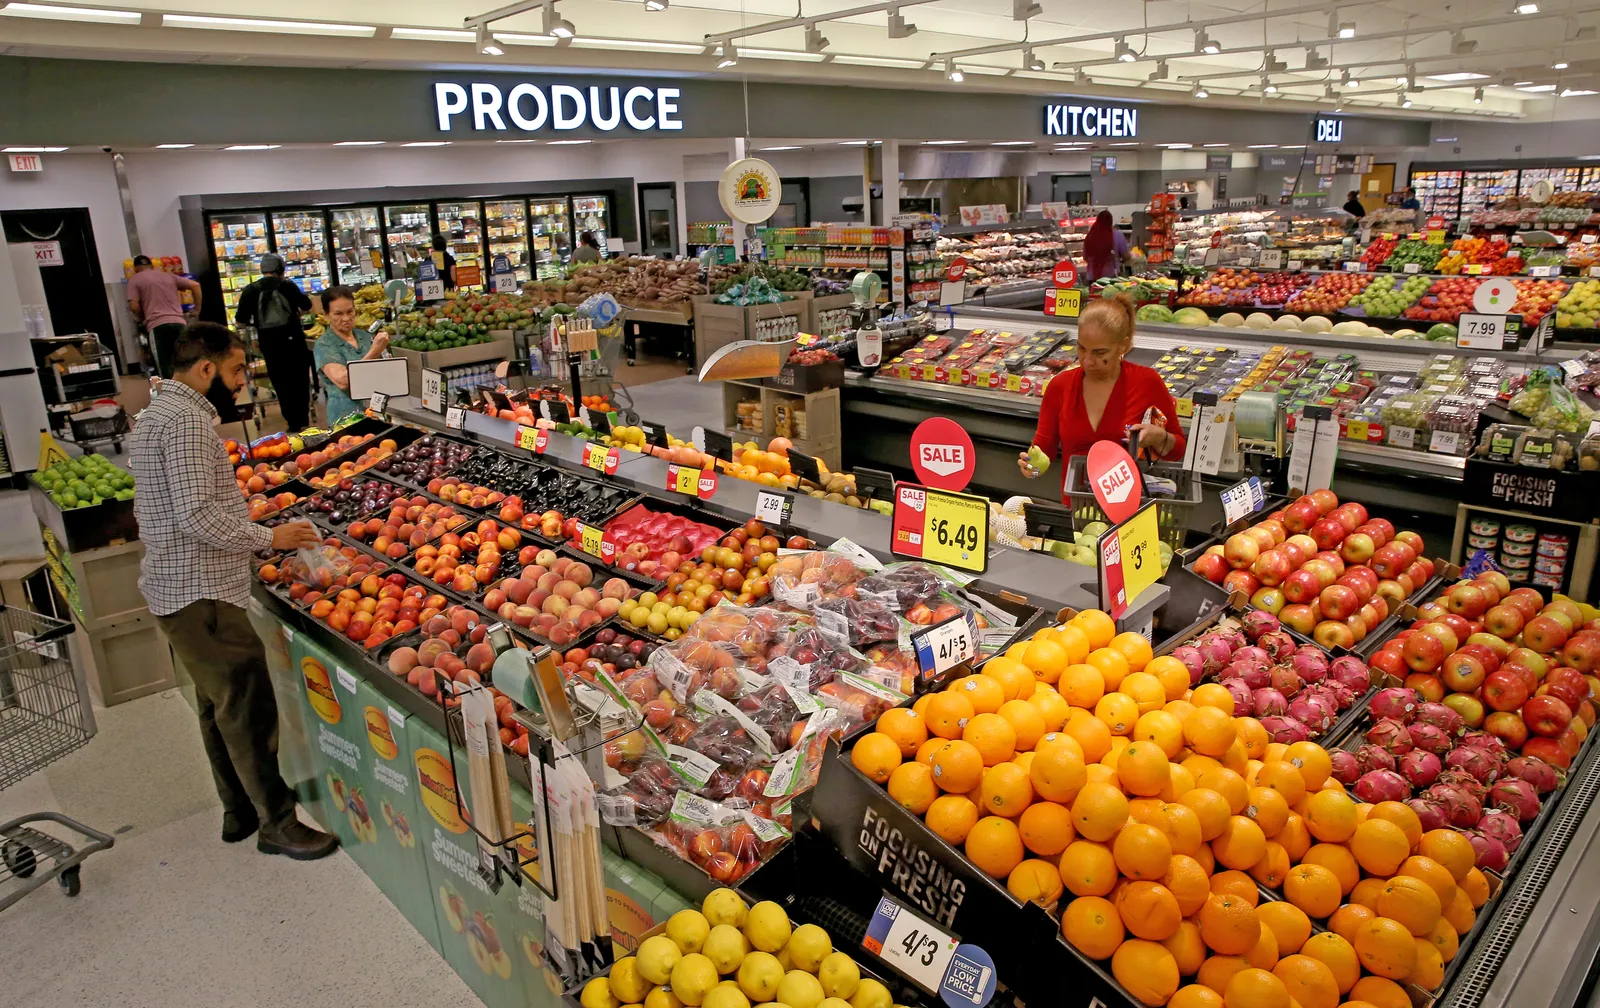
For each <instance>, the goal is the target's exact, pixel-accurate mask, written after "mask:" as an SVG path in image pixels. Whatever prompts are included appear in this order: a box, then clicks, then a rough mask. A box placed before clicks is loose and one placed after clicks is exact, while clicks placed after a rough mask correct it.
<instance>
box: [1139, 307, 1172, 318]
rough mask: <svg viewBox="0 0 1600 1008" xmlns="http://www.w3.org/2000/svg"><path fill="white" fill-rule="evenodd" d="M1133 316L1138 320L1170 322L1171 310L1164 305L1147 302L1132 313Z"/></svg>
mask: <svg viewBox="0 0 1600 1008" xmlns="http://www.w3.org/2000/svg"><path fill="white" fill-rule="evenodd" d="M1134 317H1135V318H1137V319H1138V320H1139V321H1140V322H1171V321H1172V312H1171V311H1169V310H1168V309H1167V307H1166V306H1165V305H1158V304H1147V305H1144V306H1142V307H1141V308H1140V309H1139V310H1138V311H1137V312H1136V313H1134Z"/></svg>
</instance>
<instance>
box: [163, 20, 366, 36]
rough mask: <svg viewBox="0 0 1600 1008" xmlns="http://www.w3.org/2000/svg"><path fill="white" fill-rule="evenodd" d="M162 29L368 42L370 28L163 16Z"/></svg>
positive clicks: (309, 22)
mask: <svg viewBox="0 0 1600 1008" xmlns="http://www.w3.org/2000/svg"><path fill="white" fill-rule="evenodd" d="M161 25H162V27H164V28H207V29H211V30H214V31H255V32H273V33H278V34H287V35H344V36H349V37H352V38H371V37H372V36H373V35H375V34H377V32H378V29H377V28H375V27H373V26H372V25H352V24H322V23H321V22H317V21H278V20H275V19H271V18H241V17H211V16H209V15H203V14H163V15H161Z"/></svg>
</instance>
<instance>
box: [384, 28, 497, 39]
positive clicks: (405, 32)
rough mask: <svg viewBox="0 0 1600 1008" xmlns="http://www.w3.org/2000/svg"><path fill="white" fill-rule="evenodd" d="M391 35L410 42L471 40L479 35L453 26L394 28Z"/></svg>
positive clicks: (390, 32)
mask: <svg viewBox="0 0 1600 1008" xmlns="http://www.w3.org/2000/svg"><path fill="white" fill-rule="evenodd" d="M389 37H390V38H397V39H405V40H406V41H408V42H471V41H473V40H475V39H476V38H477V37H478V36H477V33H475V32H469V31H456V30H455V29H451V28H393V29H390V31H389Z"/></svg>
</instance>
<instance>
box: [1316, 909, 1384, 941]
mask: <svg viewBox="0 0 1600 1008" xmlns="http://www.w3.org/2000/svg"><path fill="white" fill-rule="evenodd" d="M1376 916H1378V914H1377V912H1376V911H1374V910H1373V909H1372V908H1371V907H1364V906H1362V905H1361V904H1360V903H1346V904H1345V905H1344V906H1342V907H1340V908H1339V909H1337V910H1335V911H1334V912H1333V916H1332V917H1329V918H1328V930H1329V931H1332V932H1333V933H1334V934H1336V935H1338V936H1339V937H1340V938H1343V939H1344V940H1345V941H1350V940H1352V939H1354V938H1355V936H1356V931H1357V930H1358V929H1359V928H1360V927H1361V925H1362V924H1364V923H1366V922H1367V921H1369V920H1371V919H1372V918H1374V917H1376Z"/></svg>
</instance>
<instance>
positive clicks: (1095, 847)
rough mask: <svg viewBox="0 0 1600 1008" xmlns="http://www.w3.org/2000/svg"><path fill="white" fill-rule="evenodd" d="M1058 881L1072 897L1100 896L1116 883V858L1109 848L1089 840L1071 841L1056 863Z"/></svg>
mask: <svg viewBox="0 0 1600 1008" xmlns="http://www.w3.org/2000/svg"><path fill="white" fill-rule="evenodd" d="M1057 866H1058V867H1059V868H1060V869H1061V882H1062V884H1063V885H1065V886H1066V887H1067V888H1068V889H1069V890H1071V892H1072V894H1073V895H1074V896H1104V895H1106V894H1107V893H1109V892H1110V891H1111V889H1112V887H1113V886H1115V885H1116V884H1117V861H1116V858H1114V857H1112V856H1111V848H1109V847H1107V846H1106V845H1105V844H1101V843H1095V842H1094V841H1092V840H1074V841H1072V842H1071V843H1069V844H1067V849H1066V850H1064V851H1062V852H1061V860H1060V861H1059V862H1057Z"/></svg>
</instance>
